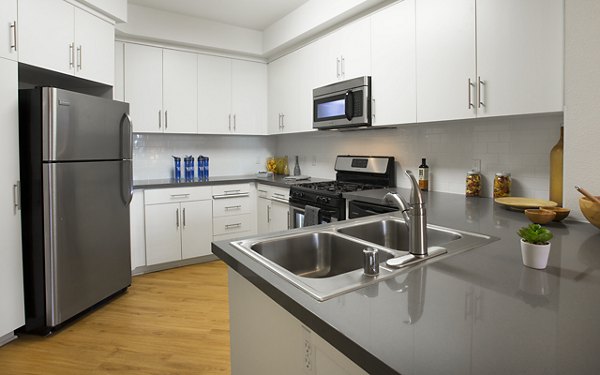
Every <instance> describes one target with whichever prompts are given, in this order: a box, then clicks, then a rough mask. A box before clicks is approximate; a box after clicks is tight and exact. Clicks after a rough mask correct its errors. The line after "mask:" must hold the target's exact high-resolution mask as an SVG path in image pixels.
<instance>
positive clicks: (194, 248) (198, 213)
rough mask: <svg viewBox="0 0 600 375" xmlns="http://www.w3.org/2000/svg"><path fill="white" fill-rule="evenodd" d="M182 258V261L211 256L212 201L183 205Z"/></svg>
mask: <svg viewBox="0 0 600 375" xmlns="http://www.w3.org/2000/svg"><path fill="white" fill-rule="evenodd" d="M181 224H182V231H181V256H182V259H188V258H194V257H199V256H203V255H210V254H211V247H210V243H211V241H212V233H213V230H212V201H210V200H208V201H197V202H188V203H182V204H181Z"/></svg>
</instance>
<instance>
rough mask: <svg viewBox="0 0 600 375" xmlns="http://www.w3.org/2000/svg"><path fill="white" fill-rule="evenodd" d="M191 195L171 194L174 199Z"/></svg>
mask: <svg viewBox="0 0 600 375" xmlns="http://www.w3.org/2000/svg"><path fill="white" fill-rule="evenodd" d="M189 197H190V195H189V194H171V198H172V199H176V198H189Z"/></svg>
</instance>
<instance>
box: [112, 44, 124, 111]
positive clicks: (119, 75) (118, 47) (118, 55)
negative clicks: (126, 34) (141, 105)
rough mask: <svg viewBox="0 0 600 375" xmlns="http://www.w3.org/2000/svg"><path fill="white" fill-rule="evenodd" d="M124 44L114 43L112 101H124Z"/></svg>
mask: <svg viewBox="0 0 600 375" xmlns="http://www.w3.org/2000/svg"><path fill="white" fill-rule="evenodd" d="M124 59H125V43H123V42H115V85H114V86H113V99H114V100H120V101H124V100H125V94H124V88H123V84H124V83H125V82H124V81H125V75H124V73H125V72H124V69H125V61H124Z"/></svg>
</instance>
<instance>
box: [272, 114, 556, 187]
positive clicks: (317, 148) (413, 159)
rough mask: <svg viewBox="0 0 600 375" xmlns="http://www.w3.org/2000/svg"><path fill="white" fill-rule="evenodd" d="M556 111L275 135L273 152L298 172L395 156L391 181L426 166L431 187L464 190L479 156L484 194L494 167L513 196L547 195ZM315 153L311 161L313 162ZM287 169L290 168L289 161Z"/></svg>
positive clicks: (402, 180) (328, 171)
mask: <svg viewBox="0 0 600 375" xmlns="http://www.w3.org/2000/svg"><path fill="white" fill-rule="evenodd" d="M561 122H562V116H561V115H544V116H536V117H525V118H523V117H521V118H495V119H484V120H471V121H456V122H445V123H436V124H426V125H413V126H407V127H399V128H396V129H388V130H367V131H350V132H334V131H321V132H314V133H307V134H296V135H281V136H278V141H277V153H278V154H279V155H284V154H287V155H288V156H289V158H290V160H293V157H294V156H295V155H299V156H300V167H301V170H302V173H303V174H308V175H312V176H318V177H325V178H335V171H334V170H333V166H334V162H335V157H336V156H337V155H344V154H345V155H348V154H351V155H385V156H388V155H389V156H394V157H395V158H396V160H397V161H398V168H397V184H398V186H404V187H408V186H409V185H408V180H407V179H406V177H405V176H404V174H403V170H404V169H412V170H414V171H416V169H417V167H418V166H419V164H420V162H421V158H422V157H426V158H427V163H428V165H429V167H430V171H431V172H430V173H431V181H430V187H431V190H435V191H443V192H451V193H460V194H464V189H465V178H466V173H467V171H468V170H469V169H471V167H472V165H473V159H480V160H481V167H482V174H483V176H484V181H485V185H484V191H483V194H484V195H485V196H491V194H492V189H491V183H492V179H493V176H494V173H495V172H499V171H509V172H511V173H512V177H513V196H527V197H536V198H543V199H548V185H549V168H550V163H549V157H550V150H551V149H552V147H553V146H554V144H556V142H557V141H558V139H559V137H560V124H561ZM313 158H316V166H313V165H312V164H313ZM290 170H293V162H291V165H290Z"/></svg>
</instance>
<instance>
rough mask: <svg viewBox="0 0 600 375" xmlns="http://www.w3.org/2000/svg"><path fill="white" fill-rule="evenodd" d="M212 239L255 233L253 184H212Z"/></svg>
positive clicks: (218, 239)
mask: <svg viewBox="0 0 600 375" xmlns="http://www.w3.org/2000/svg"><path fill="white" fill-rule="evenodd" d="M212 189H213V190H212V194H213V240H214V241H220V240H226V239H229V238H235V237H241V236H245V235H253V234H256V230H257V223H256V189H255V188H254V184H250V183H243V184H231V185H218V186H213V188H212Z"/></svg>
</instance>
